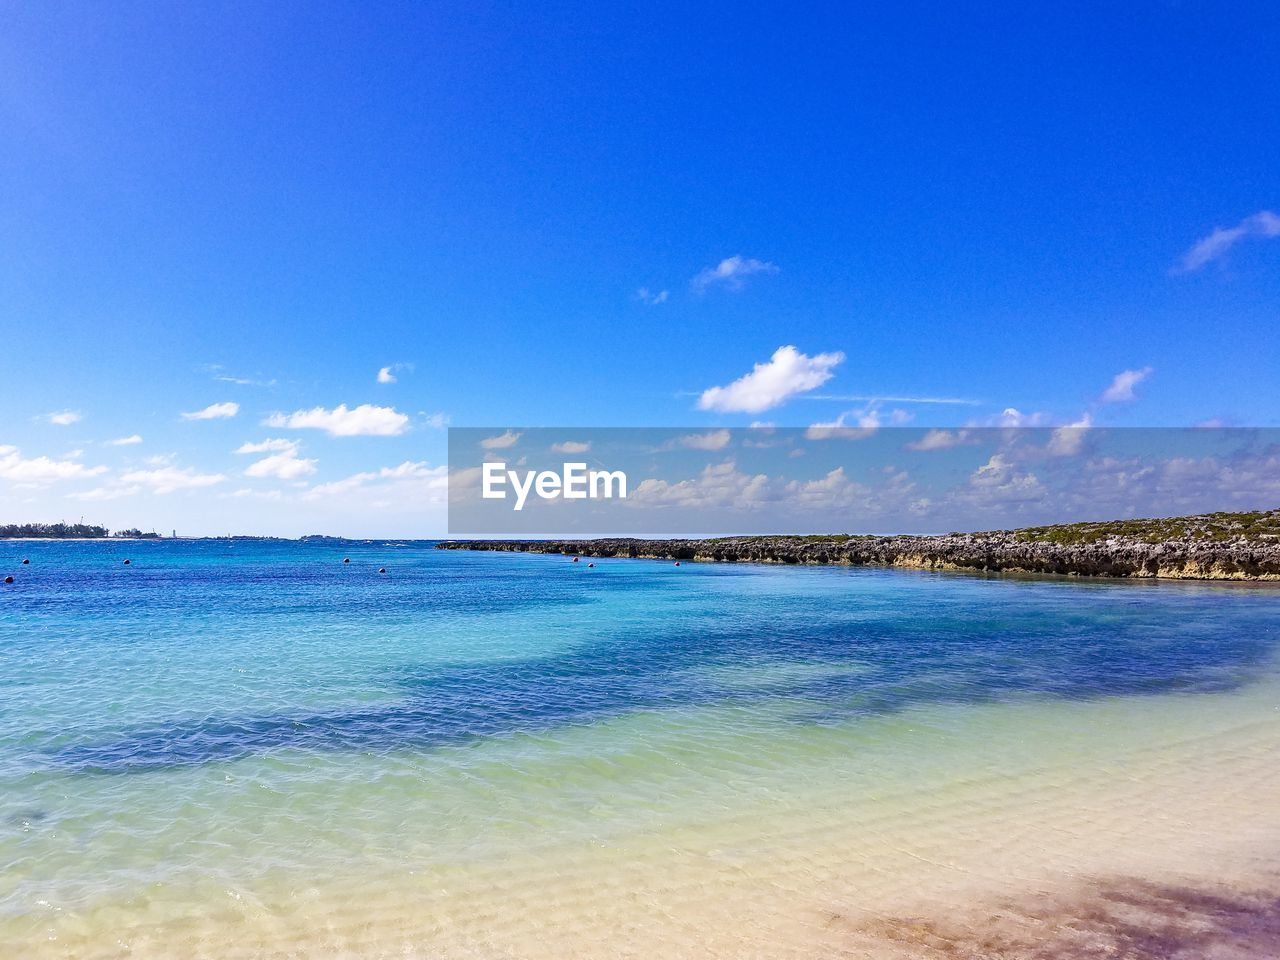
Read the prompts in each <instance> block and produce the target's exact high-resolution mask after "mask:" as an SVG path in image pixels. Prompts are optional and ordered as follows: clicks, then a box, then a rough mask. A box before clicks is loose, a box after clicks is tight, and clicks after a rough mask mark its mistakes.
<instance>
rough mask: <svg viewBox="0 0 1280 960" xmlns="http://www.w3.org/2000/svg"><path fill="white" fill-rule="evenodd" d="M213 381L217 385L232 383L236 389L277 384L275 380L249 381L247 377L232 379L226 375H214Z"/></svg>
mask: <svg viewBox="0 0 1280 960" xmlns="http://www.w3.org/2000/svg"><path fill="white" fill-rule="evenodd" d="M213 379H215V380H217V381H218V382H219V383H234V384H235V385H236V386H238V387H274V386H275V385H276V383H277V381H275V380H251V379H249V378H248V377H232V376H227V375H226V374H216V375H215V376H214V378H213Z"/></svg>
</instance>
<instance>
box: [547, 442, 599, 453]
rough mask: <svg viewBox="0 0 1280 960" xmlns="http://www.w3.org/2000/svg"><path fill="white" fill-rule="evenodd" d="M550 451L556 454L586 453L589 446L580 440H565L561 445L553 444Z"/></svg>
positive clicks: (588, 443)
mask: <svg viewBox="0 0 1280 960" xmlns="http://www.w3.org/2000/svg"><path fill="white" fill-rule="evenodd" d="M551 449H552V450H554V451H555V452H556V453H586V452H587V451H588V450H590V449H591V444H590V442H584V441H581V440H565V441H564V442H563V443H553V444H552V445H551Z"/></svg>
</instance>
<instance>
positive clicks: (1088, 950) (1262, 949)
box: [828, 879, 1280, 960]
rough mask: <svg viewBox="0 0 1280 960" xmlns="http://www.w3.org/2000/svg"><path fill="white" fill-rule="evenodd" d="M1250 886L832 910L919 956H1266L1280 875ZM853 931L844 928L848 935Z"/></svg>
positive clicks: (861, 930) (1117, 886)
mask: <svg viewBox="0 0 1280 960" xmlns="http://www.w3.org/2000/svg"><path fill="white" fill-rule="evenodd" d="M1269 886H1270V889H1268V890H1258V889H1254V890H1250V891H1247V892H1241V891H1239V890H1233V889H1229V888H1225V887H1222V888H1218V887H1210V886H1180V885H1176V884H1168V883H1153V882H1149V881H1145V880H1132V879H1129V880H1108V881H1103V882H1098V883H1095V884H1092V885H1090V886H1089V887H1088V888H1086V889H1084V890H1082V891H1078V892H1077V893H1075V894H1074V895H1071V896H1061V897H1046V898H1044V899H1040V900H1033V899H1031V898H1027V899H1024V900H1020V901H1015V902H1006V903H1001V904H999V905H998V906H995V907H993V908H992V909H990V910H989V911H986V912H985V913H981V914H979V913H975V914H973V915H971V916H967V917H952V918H948V919H942V920H940V919H935V918H928V917H887V918H881V919H875V920H872V921H869V922H868V921H863V920H854V919H852V918H849V917H845V916H844V915H842V914H831V915H830V917H829V918H828V923H829V925H831V926H833V927H836V928H839V929H841V930H842V931H843V932H844V934H845V936H847V939H848V941H850V943H849V945H850V947H851V948H853V949H854V955H856V951H857V949H859V948H861V949H866V950H868V951H872V952H874V953H877V954H879V955H883V954H884V953H885V951H886V950H888V952H890V953H891V954H892V953H899V954H900V955H901V956H902V957H912V958H919V960H944V958H945V960H953V958H954V960H1103V958H1106V960H1267V958H1273V960H1274V958H1277V957H1280V883H1273V884H1270V885H1269ZM842 939H844V937H842Z"/></svg>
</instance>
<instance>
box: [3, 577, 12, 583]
mask: <svg viewBox="0 0 1280 960" xmlns="http://www.w3.org/2000/svg"><path fill="white" fill-rule="evenodd" d="M4 582H5V583H13V577H5V578H4Z"/></svg>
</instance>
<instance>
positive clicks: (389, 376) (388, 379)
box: [375, 363, 413, 383]
mask: <svg viewBox="0 0 1280 960" xmlns="http://www.w3.org/2000/svg"><path fill="white" fill-rule="evenodd" d="M400 370H410V371H411V370H413V364H412V363H393V364H390V365H389V366H386V367H380V368H379V369H378V376H377V377H376V378H375V379H376V380H377V381H378V383H395V382H396V381H397V380H398V379H399V378H398V377H397V376H396V373H397V372H398V371H400Z"/></svg>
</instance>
